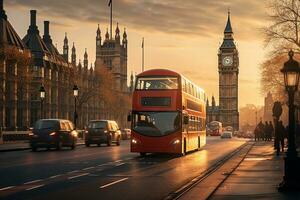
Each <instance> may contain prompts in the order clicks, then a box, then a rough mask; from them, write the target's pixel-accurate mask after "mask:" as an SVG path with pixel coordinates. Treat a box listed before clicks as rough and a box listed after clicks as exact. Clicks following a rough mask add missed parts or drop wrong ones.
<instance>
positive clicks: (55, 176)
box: [49, 174, 61, 178]
mask: <svg viewBox="0 0 300 200" xmlns="http://www.w3.org/2000/svg"><path fill="white" fill-rule="evenodd" d="M60 176H61V174H58V175H54V176H50V177H49V178H57V177H60Z"/></svg>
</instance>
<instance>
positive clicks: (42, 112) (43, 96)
mask: <svg viewBox="0 0 300 200" xmlns="http://www.w3.org/2000/svg"><path fill="white" fill-rule="evenodd" d="M45 95H46V91H45V88H44V86H43V85H42V86H41V87H40V98H41V119H43V118H44V110H43V103H44V99H45Z"/></svg>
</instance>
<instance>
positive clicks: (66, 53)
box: [63, 32, 69, 62]
mask: <svg viewBox="0 0 300 200" xmlns="http://www.w3.org/2000/svg"><path fill="white" fill-rule="evenodd" d="M63 57H64V59H65V60H66V61H67V62H68V61H69V44H68V38H67V32H66V33H65V39H64V46H63Z"/></svg>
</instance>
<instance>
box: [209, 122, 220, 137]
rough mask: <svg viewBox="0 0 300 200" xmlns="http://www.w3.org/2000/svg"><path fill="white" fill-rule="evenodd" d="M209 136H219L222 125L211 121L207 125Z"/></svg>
mask: <svg viewBox="0 0 300 200" xmlns="http://www.w3.org/2000/svg"><path fill="white" fill-rule="evenodd" d="M208 128H209V130H210V135H211V136H220V135H221V134H222V132H223V127H222V123H221V122H218V121H212V122H210V123H209V124H208Z"/></svg>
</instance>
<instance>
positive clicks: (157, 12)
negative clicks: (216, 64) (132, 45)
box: [5, 0, 266, 40]
mask: <svg viewBox="0 0 300 200" xmlns="http://www.w3.org/2000/svg"><path fill="white" fill-rule="evenodd" d="M107 3H108V1H106V0H101V1H99V0H85V1H82V0H64V1H61V0H60V1H59V0H43V3H41V1H40V0H26V1H24V0H9V1H5V4H6V5H7V6H11V7H14V8H17V7H18V6H19V7H23V8H24V7H25V8H28V9H37V10H38V12H40V13H43V15H44V16H51V17H57V18H66V19H68V20H76V21H78V22H88V23H100V24H108V22H109V7H108V5H107ZM264 4H265V1H261V0H251V1H245V0H222V1H221V0H214V1H211V0H189V1H182V0H118V1H113V6H114V7H113V8H114V19H115V21H119V22H120V24H122V26H127V27H130V28H133V29H136V30H142V31H151V32H163V33H168V34H175V35H180V36H202V37H211V36H217V35H218V36H219V35H220V32H221V31H223V28H224V26H225V23H226V15H227V13H226V12H227V9H228V8H229V7H230V8H231V11H232V18H233V28H234V31H235V30H238V35H239V38H243V39H247V40H249V39H255V38H257V35H256V34H253V31H254V32H255V31H257V30H258V28H260V27H259V25H258V24H259V23H260V22H261V19H263V18H265V17H266V16H265V6H264ZM245 8H247V9H245ZM237 27H238V28H237ZM102 29H105V28H102Z"/></svg>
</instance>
